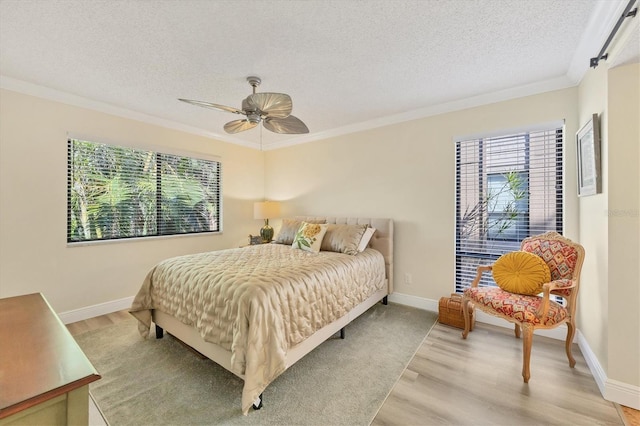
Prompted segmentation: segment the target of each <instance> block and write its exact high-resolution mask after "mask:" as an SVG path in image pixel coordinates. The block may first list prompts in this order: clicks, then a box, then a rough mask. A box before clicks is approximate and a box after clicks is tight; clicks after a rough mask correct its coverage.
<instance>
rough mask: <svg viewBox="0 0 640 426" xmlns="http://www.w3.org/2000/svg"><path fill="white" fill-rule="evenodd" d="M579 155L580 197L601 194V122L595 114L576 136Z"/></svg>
mask: <svg viewBox="0 0 640 426" xmlns="http://www.w3.org/2000/svg"><path fill="white" fill-rule="evenodd" d="M576 149H577V153H578V196H579V197H583V196H587V195H594V194H600V193H601V192H602V176H601V174H600V122H599V120H598V114H593V115H592V116H591V118H590V119H589V121H588V122H587V124H585V125H584V126H583V127H582V128H581V129H580V131H579V132H578V134H577V135H576Z"/></svg>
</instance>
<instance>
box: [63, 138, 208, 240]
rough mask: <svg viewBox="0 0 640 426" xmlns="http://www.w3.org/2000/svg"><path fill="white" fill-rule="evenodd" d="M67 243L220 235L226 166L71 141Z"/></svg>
mask: <svg viewBox="0 0 640 426" xmlns="http://www.w3.org/2000/svg"><path fill="white" fill-rule="evenodd" d="M67 155H68V162H67V242H79V241H96V240H112V239H121V238H135V237H148V236H159V235H176V234H190V233H200V232H219V231H220V200H221V185H220V180H221V164H220V163H219V162H217V161H211V160H207V159H200V158H191V157H185V156H178V155H172V154H164V153H159V152H154V151H146V150H140V149H134V148H128V147H121V146H115V145H108V144H103V143H95V142H88V141H81V140H77V139H69V140H68V150H67Z"/></svg>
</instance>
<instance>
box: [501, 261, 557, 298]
mask: <svg viewBox="0 0 640 426" xmlns="http://www.w3.org/2000/svg"><path fill="white" fill-rule="evenodd" d="M492 269H493V279H494V280H495V282H496V284H498V286H499V287H500V288H501V289H503V290H504V291H508V292H510V293H518V294H526V295H529V296H535V295H536V294H538V293H540V292H541V291H542V285H543V284H544V283H548V282H549V281H551V271H550V270H549V266H548V265H547V264H546V263H545V261H544V260H542V258H541V257H540V256H536V255H535V254H533V253H529V252H526V251H512V252H511V253H506V254H503V255H502V256H500V258H499V259H498V260H496V263H494V264H493V268H492Z"/></svg>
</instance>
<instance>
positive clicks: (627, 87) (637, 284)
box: [606, 63, 640, 408]
mask: <svg viewBox="0 0 640 426" xmlns="http://www.w3.org/2000/svg"><path fill="white" fill-rule="evenodd" d="M608 112H609V119H608V122H609V123H608V124H609V143H608V145H607V148H608V158H609V164H610V165H611V166H610V167H609V174H608V177H609V180H608V182H607V190H608V198H609V205H608V212H609V214H608V216H606V218H607V219H608V221H607V225H608V245H609V270H608V290H609V291H608V292H609V299H608V308H609V321H607V324H608V331H609V332H608V336H609V339H608V346H607V348H608V351H609V363H608V365H607V376H608V377H609V378H610V379H612V380H617V381H620V382H623V383H627V384H631V385H634V386H640V362H638V360H640V332H638V330H639V329H640V314H639V313H638V304H639V303H640V240H639V239H638V235H640V225H639V219H640V198H639V196H638V194H639V193H640V162H639V161H638V159H639V157H640V64H637V63H636V64H631V65H626V66H622V67H619V68H613V69H611V70H609V72H608ZM612 165H615V167H613V166H612ZM636 408H637V407H636Z"/></svg>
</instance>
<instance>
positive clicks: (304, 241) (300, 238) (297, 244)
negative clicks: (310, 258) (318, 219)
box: [291, 222, 328, 253]
mask: <svg viewBox="0 0 640 426" xmlns="http://www.w3.org/2000/svg"><path fill="white" fill-rule="evenodd" d="M327 226H328V225H325V224H319V223H308V222H302V226H301V227H300V229H298V232H296V236H295V237H294V239H293V243H292V244H291V246H292V247H293V248H299V249H301V250H305V251H310V252H312V253H318V252H319V251H320V246H321V245H322V239H323V238H324V234H326V233H327Z"/></svg>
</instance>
